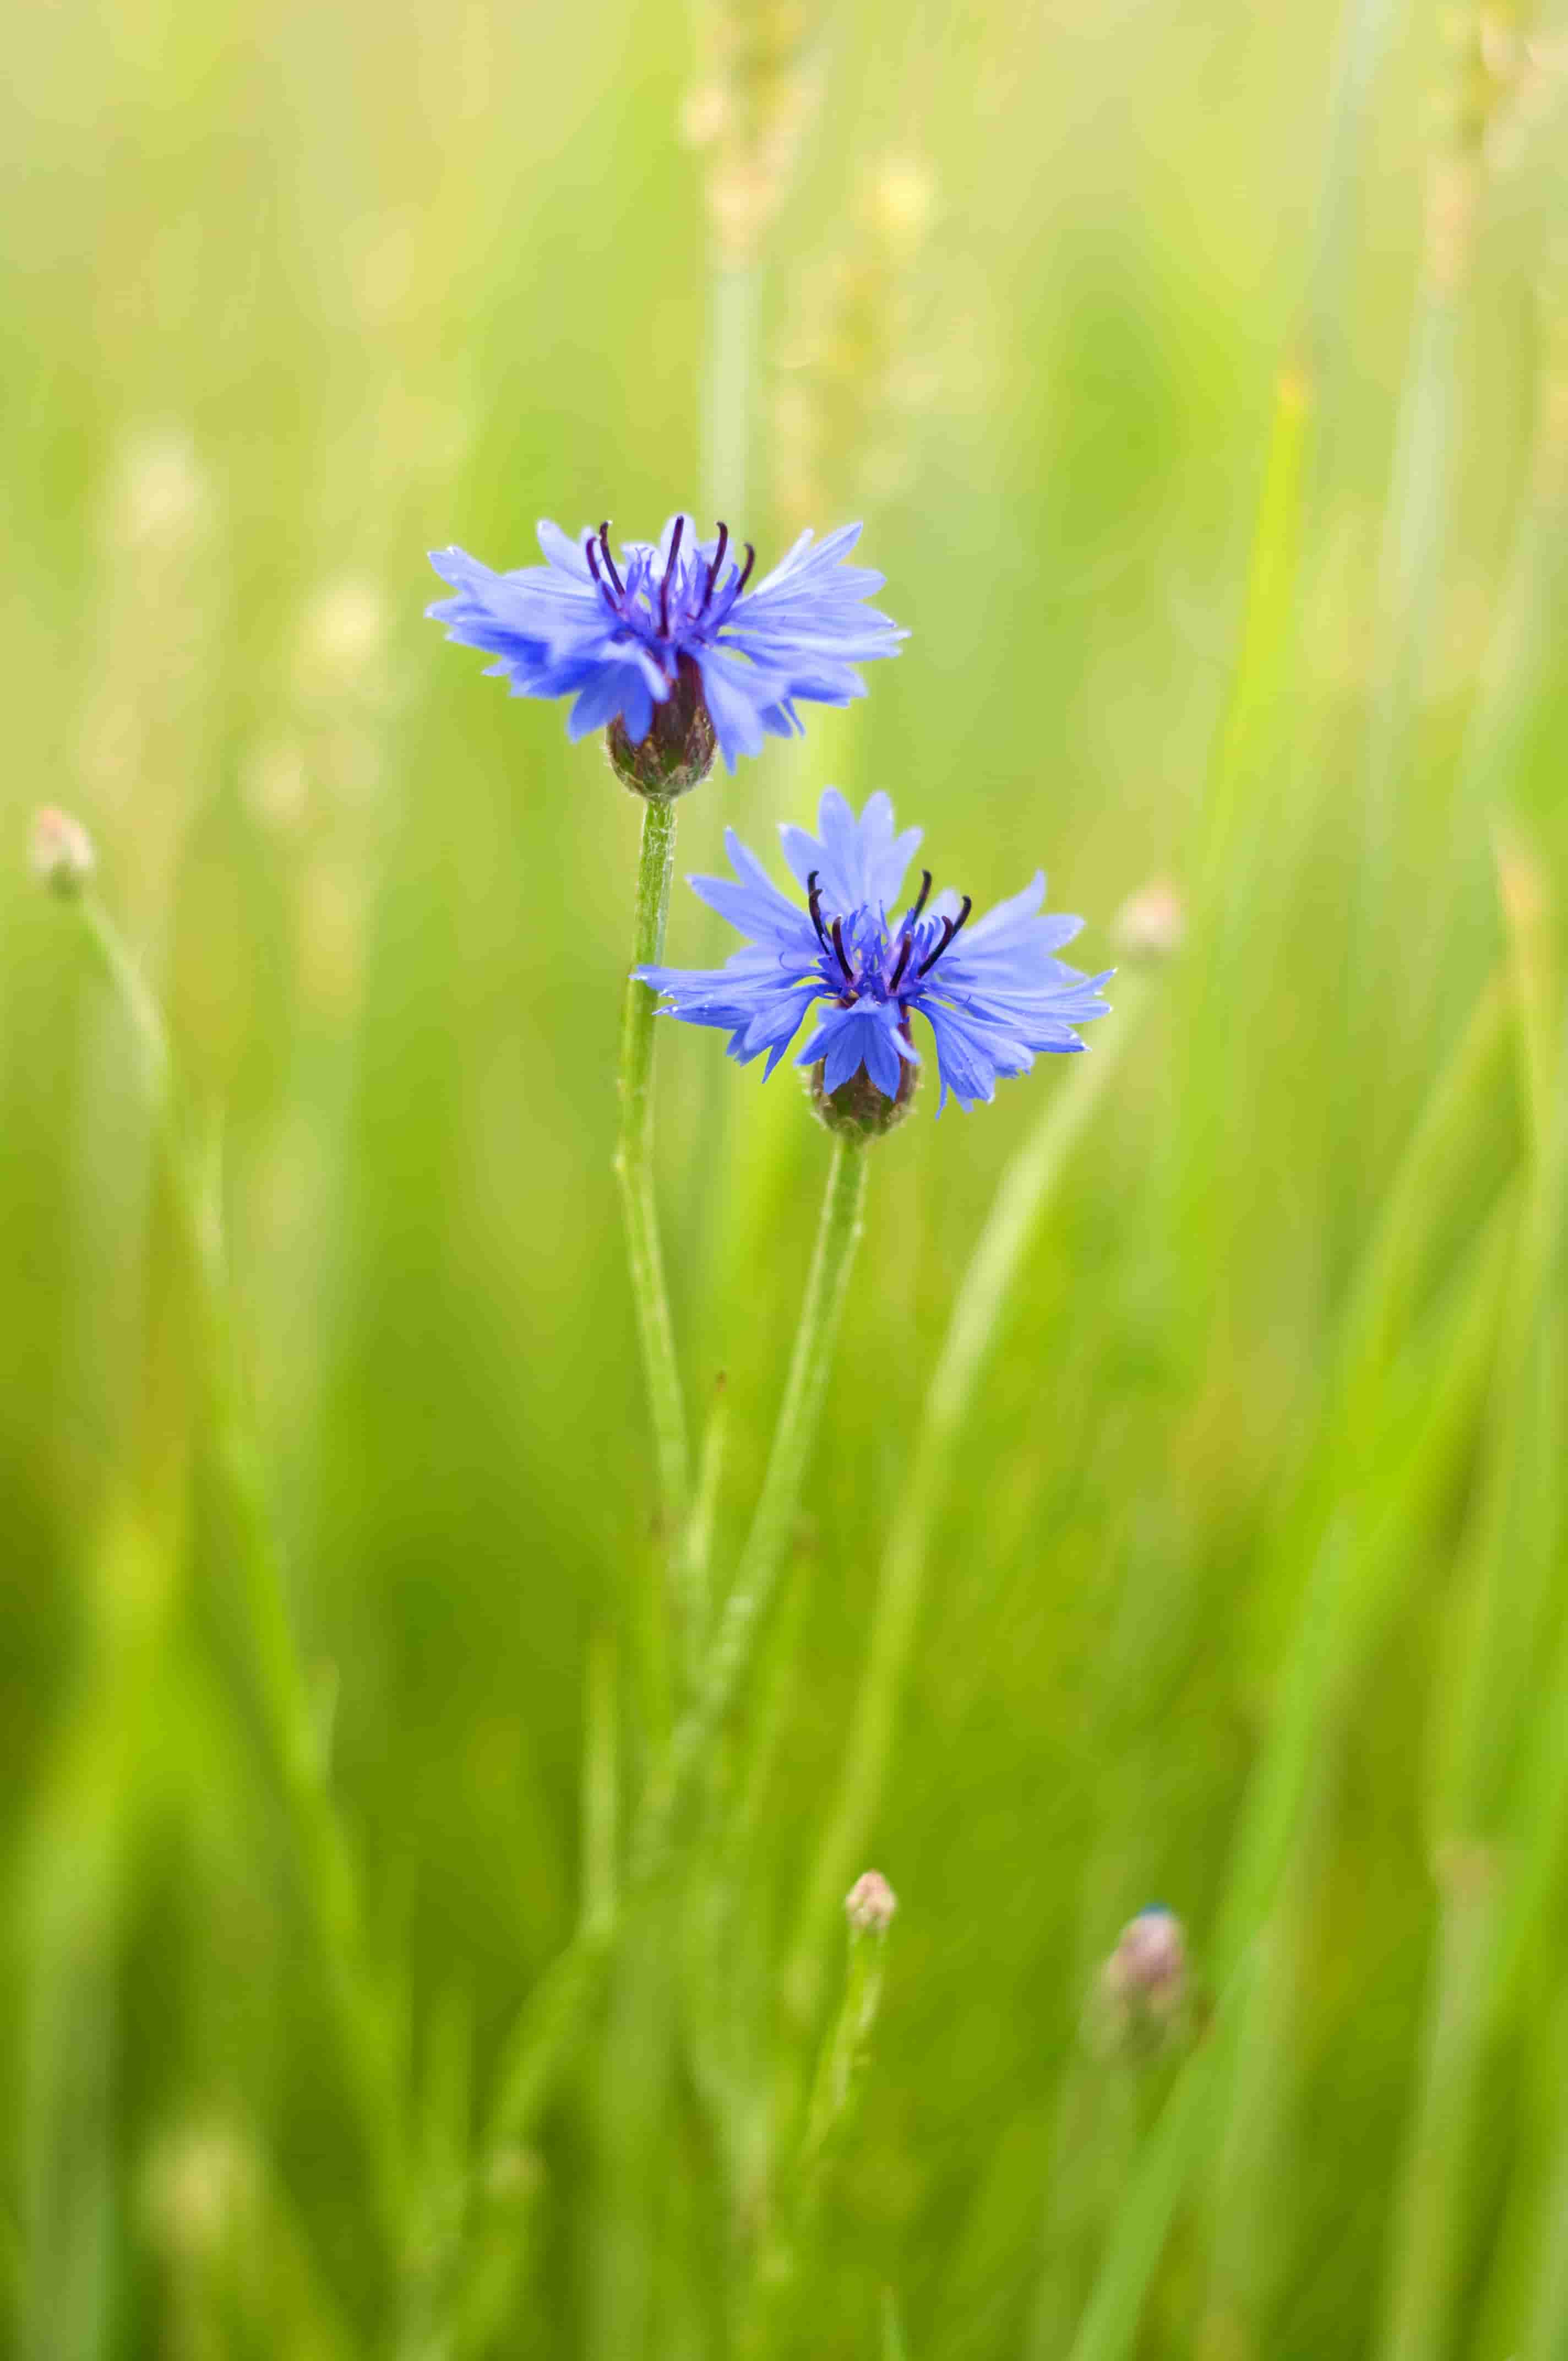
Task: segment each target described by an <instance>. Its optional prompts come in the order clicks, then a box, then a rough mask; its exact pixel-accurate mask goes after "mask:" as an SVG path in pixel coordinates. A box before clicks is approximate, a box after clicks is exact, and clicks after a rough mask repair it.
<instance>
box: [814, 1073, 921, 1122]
mask: <svg viewBox="0 0 1568 2361" xmlns="http://www.w3.org/2000/svg"><path fill="white" fill-rule="evenodd" d="M919 1079H920V1069H919V1067H918V1066H916V1065H911V1064H908V1063H907V1062H905V1061H901V1063H900V1066H899V1074H898V1093H897V1096H896V1097H894V1098H891V1099H890V1098H889V1097H888V1096H887V1095H886V1093H884V1092H883V1091H879V1090H878V1088H877V1086H876V1084H875V1083H874V1082H872V1078H871V1076H870V1075H869V1074H868V1073H867V1071H866V1070H865V1068H864V1067H863V1066H861V1068H860V1070H859V1071H858V1072H856V1073H853V1074H851V1075H850V1079H849V1081H848V1082H840V1083H839V1087H838V1089H837V1090H836V1091H825V1090H824V1089H823V1087H822V1067H821V1064H820V1062H819V1063H817V1065H815V1066H813V1067H812V1068H811V1070H810V1071H809V1074H808V1075H807V1078H806V1088H807V1089H808V1090H809V1092H810V1093H811V1104H812V1106H813V1107H814V1108H815V1110H816V1112H817V1119H818V1121H819V1122H821V1123H824V1124H826V1125H827V1126H828V1130H829V1131H839V1132H843V1133H844V1134H845V1136H846V1137H849V1138H850V1139H880V1138H881V1137H882V1136H883V1133H884V1132H887V1131H894V1130H896V1129H897V1127H898V1126H899V1125H900V1124H901V1123H902V1122H903V1121H904V1118H905V1115H907V1114H908V1113H909V1110H910V1108H911V1107H912V1106H913V1105H914V1104H915V1091H916V1084H917V1083H918V1082H919Z"/></svg>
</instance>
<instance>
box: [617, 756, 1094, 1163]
mask: <svg viewBox="0 0 1568 2361" xmlns="http://www.w3.org/2000/svg"><path fill="white" fill-rule="evenodd" d="M817 827H818V829H820V831H821V833H820V836H819V837H817V836H809V835H807V834H806V831H805V829H798V828H784V829H780V831H779V833H780V836H781V838H782V840H783V843H784V859H785V861H786V862H788V864H789V866H790V868H791V870H792V871H793V872H794V873H795V878H796V879H797V880H798V882H799V884H801V885H802V886H803V887H804V888H805V892H806V906H805V908H804V909H803V908H801V907H800V906H799V905H798V904H796V903H795V902H792V901H791V900H789V899H788V897H787V896H786V895H784V894H782V893H780V891H779V890H778V888H777V886H775V885H774V884H772V882H771V881H770V879H769V877H768V875H767V873H766V871H765V870H764V869H763V867H762V863H761V862H760V861H759V860H758V859H757V858H756V856H755V854H754V853H751V852H750V851H748V850H747V849H746V847H745V846H744V845H743V844H742V843H741V842H740V840H739V838H738V837H737V836H736V835H735V833H734V831H733V830H732V829H731V830H729V831H728V832H727V834H726V838H725V843H726V848H727V850H728V851H729V861H730V865H731V867H732V868H733V869H734V872H735V881H736V882H734V883H732V882H731V881H730V880H729V878H727V877H694V878H693V879H692V881H691V883H692V886H693V889H694V890H695V892H696V894H697V895H698V896H699V898H700V899H701V900H702V901H704V902H706V903H707V905H708V907H709V908H710V909H714V910H717V911H718V915H719V916H720V917H722V918H726V919H728V921H729V924H730V925H731V926H732V927H734V928H736V929H737V930H738V931H739V932H740V934H742V935H745V936H747V937H749V941H748V943H747V947H746V949H745V950H739V951H736V952H734V953H733V954H732V956H731V957H730V958H729V960H728V961H726V963H725V965H724V966H723V967H721V968H713V969H707V968H696V969H692V968H674V967H640V968H638V969H636V970H635V971H634V972H635V973H636V974H637V975H638V976H640V977H641V980H642V982H643V983H647V984H651V985H652V988H653V990H654V991H655V992H659V993H662V994H663V995H664V996H665V999H666V1001H667V1003H668V1012H669V1013H670V1014H671V1015H673V1016H678V1017H681V1018H683V1019H684V1020H685V1023H686V1024H688V1025H720V1026H723V1027H725V1028H726V1030H727V1031H728V1032H729V1055H730V1056H731V1057H732V1058H734V1059H736V1060H739V1062H740V1064H741V1065H745V1064H748V1063H749V1062H750V1060H751V1059H753V1058H756V1057H760V1056H761V1055H762V1052H763V1051H764V1050H765V1051H766V1052H767V1066H766V1068H765V1070H764V1075H763V1079H764V1080H766V1077H767V1075H768V1074H771V1073H772V1072H773V1068H774V1067H775V1066H776V1065H777V1064H778V1062H779V1060H780V1059H781V1058H782V1057H783V1056H784V1051H785V1050H786V1049H788V1048H789V1045H790V1043H791V1042H792V1041H793V1040H794V1038H795V1033H796V1031H797V1030H798V1028H799V1026H800V1023H801V1019H802V1018H803V1017H804V1016H805V1015H806V1010H807V1009H808V1008H809V1007H810V1006H811V1005H812V1004H813V1002H815V1001H826V1002H827V1003H828V1007H827V1009H826V1011H825V1012H824V1013H823V1014H822V1016H820V1017H819V1019H818V1021H817V1025H816V1027H815V1028H814V1030H813V1032H812V1034H811V1038H810V1039H809V1040H808V1041H807V1042H806V1047H805V1049H802V1050H801V1051H800V1053H799V1056H798V1058H797V1060H796V1063H797V1064H799V1065H802V1066H810V1067H814V1068H816V1069H817V1073H816V1076H815V1082H816V1092H815V1095H816V1097H817V1105H818V1108H819V1110H820V1112H821V1113H822V1114H823V1115H824V1117H825V1119H827V1120H828V1121H829V1123H831V1124H833V1125H834V1126H835V1127H844V1126H848V1127H851V1128H855V1129H860V1130H876V1129H882V1130H885V1129H886V1128H888V1126H889V1125H890V1124H891V1123H892V1122H894V1121H895V1120H896V1119H897V1116H898V1115H900V1114H901V1113H902V1111H903V1110H904V1108H905V1106H906V1104H907V1103H908V1101H909V1099H910V1098H911V1096H912V1095H913V1093H914V1088H915V1076H916V1070H917V1069H918V1067H919V1064H920V1056H919V1052H918V1051H917V1050H916V1047H915V1044H914V1041H913V1039H912V1038H911V1033H910V1019H911V1018H912V1017H913V1016H916V1014H918V1015H919V1016H923V1017H924V1018H925V1019H926V1021H927V1024H928V1025H929V1026H930V1027H931V1031H932V1033H933V1035H934V1036H935V1038H936V1045H937V1065H938V1075H939V1077H940V1082H941V1097H940V1099H939V1100H938V1114H939V1113H940V1112H941V1108H942V1107H943V1106H944V1105H945V1104H947V1099H948V1093H949V1092H951V1093H952V1095H953V1097H954V1098H956V1099H957V1100H958V1102H959V1105H960V1106H962V1107H970V1106H972V1105H973V1104H974V1103H975V1102H976V1100H981V1099H984V1100H989V1099H990V1098H992V1096H993V1095H994V1093H995V1089H996V1082H997V1079H998V1077H999V1076H1002V1075H1008V1074H1022V1073H1026V1072H1027V1071H1028V1069H1029V1068H1030V1067H1031V1066H1032V1065H1033V1064H1034V1061H1035V1056H1036V1052H1037V1051H1040V1050H1069V1049H1082V1047H1083V1044H1082V1042H1081V1041H1080V1040H1079V1038H1078V1037H1077V1035H1076V1034H1075V1033H1074V1031H1073V1029H1072V1028H1073V1027H1074V1026H1075V1025H1081V1024H1083V1023H1085V1022H1086V1021H1087V1020H1088V1019H1089V1018H1090V1017H1091V1016H1104V1015H1105V1014H1106V1004H1105V1003H1104V1001H1102V999H1100V998H1099V996H1098V994H1099V987H1100V985H1101V984H1102V983H1104V982H1105V981H1106V976H1105V975H1098V976H1093V977H1090V976H1085V975H1082V974H1080V972H1079V970H1078V969H1077V968H1071V967H1067V966H1065V965H1064V964H1063V963H1062V961H1059V960H1058V959H1056V958H1055V957H1053V954H1054V953H1055V952H1056V951H1057V950H1059V949H1060V947H1061V945H1062V944H1063V943H1066V942H1069V941H1070V939H1071V938H1072V937H1073V936H1074V935H1076V934H1077V932H1078V930H1079V928H1080V926H1081V925H1082V923H1083V922H1082V920H1081V919H1080V918H1066V917H1042V916H1041V915H1040V905H1041V903H1042V901H1043V900H1044V898H1045V891H1046V881H1045V878H1044V877H1043V876H1042V875H1040V874H1038V873H1036V876H1035V877H1034V878H1033V879H1032V880H1031V882H1030V883H1029V884H1027V885H1026V886H1025V888H1024V891H1023V892H1022V893H1021V894H1016V895H1014V896H1013V898H1012V900H1011V901H1008V902H1002V903H999V904H998V906H997V907H996V908H995V909H994V910H992V911H991V912H990V913H989V914H988V915H987V916H986V917H983V918H978V919H976V920H975V922H974V924H973V925H972V926H970V923H969V920H970V910H971V908H972V904H971V903H970V897H969V895H967V894H966V895H964V896H963V898H962V900H961V901H960V900H959V896H958V895H956V894H953V893H941V894H938V895H935V896H933V895H932V893H931V873H930V871H929V870H926V871H925V872H923V873H922V877H921V884H920V891H919V893H918V894H917V895H916V898H915V900H914V901H913V902H912V903H911V904H910V905H909V906H908V908H907V909H905V911H904V913H903V914H902V916H900V917H893V918H890V917H889V915H888V913H889V911H890V909H891V908H892V906H894V904H895V903H896V901H897V900H898V896H899V889H900V887H901V885H902V884H903V882H904V874H905V870H906V869H907V868H908V865H909V862H910V859H911V856H912V855H913V853H914V851H915V850H916V846H917V845H918V844H919V842H920V834H921V832H920V830H919V829H905V831H904V833H903V834H902V835H895V834H894V816H893V806H892V804H891V803H890V802H889V801H888V798H887V797H886V796H884V795H875V796H872V798H871V800H870V802H869V803H868V804H867V805H866V807H865V809H864V811H863V812H862V813H861V817H860V818H859V819H857V818H855V815H854V814H853V812H852V811H851V810H850V807H849V805H848V804H847V803H846V802H845V801H844V798H843V796H841V795H839V793H838V791H837V789H836V788H833V787H829V788H828V790H827V791H826V793H825V794H824V796H823V797H822V803H821V807H820V810H819V813H818V816H817ZM1108 972H1109V971H1107V973H1108ZM862 1078H863V1079H862Z"/></svg>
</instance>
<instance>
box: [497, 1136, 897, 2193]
mask: <svg viewBox="0 0 1568 2361" xmlns="http://www.w3.org/2000/svg"><path fill="white" fill-rule="evenodd" d="M865 1183H866V1176H865V1157H864V1150H863V1148H862V1145H861V1143H860V1142H858V1141H855V1140H851V1139H849V1138H846V1137H842V1136H839V1137H837V1138H835V1140H834V1143H833V1158H832V1162H831V1165H830V1166H829V1169H828V1193H827V1196H826V1198H825V1200H824V1202H823V1207H822V1218H821V1221H820V1223H819V1224H818V1227H817V1246H816V1251H815V1253H814V1255H813V1257H812V1263H811V1272H810V1276H809V1277H808V1279H807V1280H806V1301H805V1302H804V1304H803V1305H802V1307H801V1315H800V1327H799V1330H798V1332H797V1334H796V1336H795V1352H794V1356H793V1357H792V1359H791V1362H790V1369H789V1377H788V1379H787V1381H786V1383H785V1386H784V1400H783V1402H782V1403H781V1405H780V1409H779V1417H778V1424H777V1426H776V1427H775V1429H774V1433H773V1450H772V1452H771V1454H770V1455H769V1459H768V1466H767V1473H766V1475H765V1477H763V1481H762V1496H761V1498H760V1499H759V1500H758V1503H757V1510H756V1514H755V1516H754V1517H753V1519H752V1521H751V1532H750V1534H749V1535H748V1537H747V1542H746V1546H745V1550H744V1552H743V1554H742V1556H741V1560H740V1568H739V1570H738V1572H737V1574H736V1576H735V1581H734V1584H733V1586H732V1587H731V1589H730V1593H729V1598H728V1599H727V1601H726V1603H725V1608H724V1612H723V1615H722V1616H721V1618H720V1620H719V1625H718V1633H717V1636H716V1637H715V1640H714V1642H713V1645H712V1648H711V1649H710V1650H709V1652H708V1654H707V1660H706V1662H705V1664H704V1667H703V1671H702V1675H701V1677H700V1679H699V1681H698V1684H697V1688H696V1696H695V1697H694V1698H693V1700H692V1702H691V1704H690V1705H689V1706H688V1707H687V1708H686V1709H685V1713H684V1714H683V1715H682V1717H681V1719H680V1720H679V1722H678V1723H677V1724H676V1727H675V1730H674V1737H673V1738H672V1740H671V1741H670V1746H669V1751H668V1753H667V1755H666V1757H665V1761H664V1765H663V1773H662V1774H661V1776H660V1777H659V1779H658V1780H657V1781H656V1783H655V1784H653V1785H652V1787H651V1788H650V1789H649V1791H648V1793H647V1794H646V1795H645V1796H644V1798H643V1801H642V1804H641V1807H640V1810H639V1812H638V1817H637V1823H636V1826H635V1828H634V1830H633V1834H632V1843H631V1870H630V1876H629V1877H628V1879H627V1880H626V1882H625V1883H624V1884H623V1886H622V1888H621V1892H620V1898H619V1903H618V1905H617V1907H616V1908H615V1910H614V1911H613V1913H611V1914H609V1915H605V1916H600V1917H599V1918H598V1920H597V1922H596V1923H595V1924H593V1925H591V1926H588V1925H585V1926H583V1927H580V1928H579V1930H578V1932H577V1934H576V1936H575V1937H574V1938H573V1939H572V1941H571V1942H570V1943H569V1944H568V1945H567V1946H566V1949H565V1950H564V1951H563V1952H561V1953H560V1955H559V1956H558V1957H557V1959H556V1960H555V1961H554V1964H553V1966H552V1967H551V1968H550V1969H549V1970H548V1971H547V1972H546V1974H545V1975H544V1976H543V1978H542V1979H541V1981H540V1982H539V1983H538V1984H537V1985H536V1986H535V1988H534V1990H533V1991H532V1993H530V1994H529V1997H528V1999H527V2001H526V2002H525V2003H524V2004H523V2007H522V2010H521V2015H520V2016H519V2018H518V2022H517V2024H516V2026H514V2028H513V2031H512V2036H511V2039H510V2042H509V2043H508V2046H507V2049H506V2052H505V2055H504V2057H503V2059H502V2063H501V2070H500V2076H499V2092H498V2096H497V2100H496V2103H495V2106H494V2109H493V2112H492V2114H491V2119H490V2125H489V2133H488V2142H487V2154H488V2157H489V2158H492V2159H493V2158H496V2157H497V2156H498V2155H499V2154H501V2153H502V2152H504V2151H505V2150H506V2149H507V2148H508V2147H510V2146H511V2145H512V2144H513V2143H515V2142H517V2141H519V2140H521V2139H523V2138H525V2137H526V2136H527V2135H528V2132H529V2130H530V2129H531V2127H532V2124H533V2123H534V2121H535V2120H536V2118H537V2116H538V2114H539V2111H540V2109H541V2108H542V2107H543V2104H544V2103H545V2101H546V2099H547V2098H548V2096H549V2093H550V2091H551V2089H552V2087H553V2085H554V2078H555V2075H556V2073H557V2072H558V2071H559V2070H560V2068H561V2066H562V2065H563V2064H564V2063H565V2059H567V2058H568V2057H569V2055H570V2054H571V2051H572V2049H573V2048H574V2047H575V2045H576V2038H577V2035H578V2033H579V2031H580V2029H581V2027H582V2025H583V2022H584V2020H585V2018H586V2017H587V2013H588V2011H589V2009H590V2008H591V2006H592V2005H593V2003H594V2001H595V1999H596V1997H597V1995H598V1992H599V1990H600V1988H601V1986H602V1984H603V1981H604V1977H605V1974H606V1971H608V1969H609V1964H610V1961H611V1960H612V1959H613V1958H614V1955H615V1951H616V1949H617V1946H618V1945H619V1943H620V1940H621V1938H622V1937H623V1936H624V1934H625V1932H626V1928H627V1926H628V1923H629V1921H630V1917H631V1916H632V1915H633V1914H634V1911H635V1908H636V1905H638V1904H639V1903H640V1902H641V1900H642V1899H643V1897H644V1896H645V1895H646V1894H648V1892H649V1890H650V1889H651V1887H652V1885H653V1884H654V1883H656V1882H657V1879H658V1877H659V1875H660V1872H662V1871H663V1868H664V1867H665V1865H666V1863H667V1861H668V1859H669V1854H670V1847H671V1842H672V1839H673V1837H674V1832H675V1829H676V1827H677V1824H678V1821H679V1818H680V1816H681V1812H682V1808H683V1806H685V1803H686V1801H687V1799H688V1797H689V1795H690V1792H691V1788H692V1785H693V1784H694V1781H695V1778H696V1773H698V1771H699V1770H700V1768H701V1766H702V1763H703V1762H704V1760H705V1759H706V1756H707V1750H708V1748H709V1746H710V1745H711V1743H712V1741H713V1739H714V1737H715V1735H716V1734H717V1732H718V1730H719V1729H720V1728H721V1727H722V1725H723V1723H724V1721H725V1719H726V1717H727V1716H728V1714H729V1709H730V1708H731V1706H732V1705H733V1704H734V1701H735V1698H736V1697H737V1695H738V1693H739V1691H740V1684H741V1682H742V1680H743V1679H744V1677H745V1675H746V1672H747V1669H748V1667H749V1665H750V1664H751V1657H752V1653H753V1651H754V1648H755V1644H756V1638H757V1634H758V1632H759V1631H760V1630H761V1628H762V1623H763V1621H764V1620H765V1618H766V1613H767V1609H768V1608H769V1606H770V1605H771V1603H772V1600H773V1593H774V1590H775V1589H776V1587H777V1584H778V1576H779V1571H780V1568H781V1566H782V1565H783V1562H784V1551H785V1547H786V1544H787V1543H788V1540H789V1534H790V1528H791V1526H792V1524H793V1522H794V1519H795V1505H796V1502H797V1500H798V1499H799V1496H800V1486H801V1479H802V1477H804V1475H805V1472H806V1461H807V1459H808V1457H809V1455H810V1452H811V1446H812V1444H813V1442H814V1441H815V1439H816V1434H817V1420H818V1418H819V1415H820V1412H821V1408H822V1398H823V1393H824V1390H825V1389H826V1387H827V1382H828V1369H829V1367H831V1364H832V1358H833V1347H834V1345H835V1343H836V1341H837V1337H838V1333H839V1314H840V1312H842V1309H843V1302H844V1295H845V1290H846V1288H847V1286H848V1283H849V1278H850V1268H851V1267H852V1265H853V1262H854V1256H855V1247H856V1246H857V1244H858V1243H859V1240H860V1235H861V1213H862V1209H863V1206H864V1202H865ZM482 2177H483V2176H482V2173H481V2178H482Z"/></svg>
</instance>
